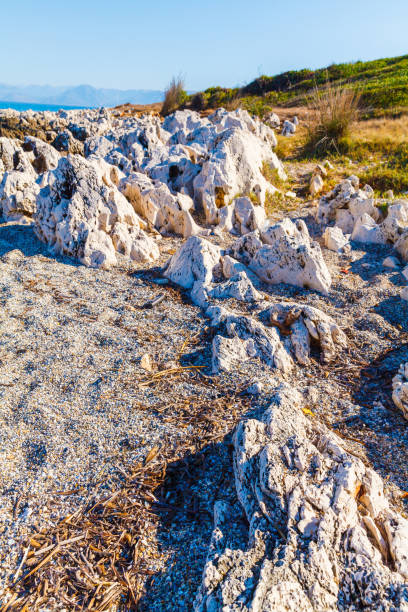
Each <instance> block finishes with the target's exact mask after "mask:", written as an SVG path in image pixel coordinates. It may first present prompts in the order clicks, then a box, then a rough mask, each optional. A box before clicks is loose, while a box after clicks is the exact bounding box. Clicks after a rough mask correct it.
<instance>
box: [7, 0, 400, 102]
mask: <svg viewBox="0 0 408 612" xmlns="http://www.w3.org/2000/svg"><path fill="white" fill-rule="evenodd" d="M1 22H2V28H1V34H0V57H1V58H2V59H1V62H0V82H2V83H8V84H13V85H14V84H15V85H28V84H40V85H43V84H50V85H79V84H83V83H88V84H90V85H94V86H96V87H113V88H118V89H134V88H137V89H162V88H163V87H164V86H165V85H166V84H167V83H168V81H169V79H170V78H171V76H172V75H174V74H176V75H177V74H179V73H182V74H183V75H184V76H185V80H186V85H187V88H188V89H190V90H198V89H203V88H205V87H208V86H210V85H225V86H234V85H241V84H244V83H247V82H249V81H251V80H252V79H253V78H255V77H256V76H259V75H260V74H270V75H272V74H277V73H279V72H282V71H284V70H289V69H298V68H306V67H307V68H317V67H322V66H326V65H328V64H330V63H333V62H341V61H354V60H358V59H361V60H366V59H375V58H378V57H384V56H394V55H403V54H408V0H388V1H387V2H384V0H353V1H351V0H290V2H285V0H233V1H232V0H201V1H199V0H150V1H149V0H144V1H139V0H116V1H115V0H109V1H108V0H65V1H64V0H12V1H11V0H2V2H1Z"/></svg>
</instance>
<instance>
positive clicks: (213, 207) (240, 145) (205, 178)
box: [194, 128, 286, 224]
mask: <svg viewBox="0 0 408 612" xmlns="http://www.w3.org/2000/svg"><path fill="white" fill-rule="evenodd" d="M263 162H265V163H267V164H269V165H270V166H271V168H274V169H275V170H276V171H277V173H278V175H279V176H280V177H281V178H286V174H285V172H284V170H283V166H282V164H281V162H280V161H279V159H278V158H277V156H276V155H275V153H273V152H272V150H271V147H270V145H269V144H267V143H266V142H263V141H262V140H261V139H260V138H258V137H257V136H256V135H255V134H253V133H251V132H248V131H244V130H241V129H237V128H231V129H228V130H224V131H223V132H222V133H221V134H220V135H219V139H218V141H217V143H216V146H215V147H214V149H213V150H212V151H211V154H210V156H209V159H208V161H205V162H204V163H203V166H202V170H201V172H200V173H199V174H198V175H197V176H196V178H195V179H194V198H195V202H196V204H197V205H198V206H199V207H201V208H202V209H203V210H204V213H205V216H206V220H207V222H208V223H211V224H214V223H216V222H217V218H218V209H219V208H222V207H223V206H225V205H227V204H228V203H229V201H228V200H231V199H233V198H234V196H236V195H237V194H238V193H241V194H243V195H249V194H253V195H254V196H255V197H256V198H257V200H258V201H259V203H260V204H261V205H262V206H263V205H264V203H265V197H266V193H267V192H270V193H274V192H275V191H276V188H275V187H274V186H273V185H272V184H271V183H269V182H268V181H267V180H266V179H265V177H264V176H263V174H262V172H261V167H262V163H263Z"/></svg>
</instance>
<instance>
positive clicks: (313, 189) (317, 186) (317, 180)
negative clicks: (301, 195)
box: [309, 174, 324, 197]
mask: <svg viewBox="0 0 408 612" xmlns="http://www.w3.org/2000/svg"><path fill="white" fill-rule="evenodd" d="M323 187H324V182H323V179H322V177H321V176H320V174H315V175H313V176H312V178H311V180H310V185H309V191H310V195H311V196H312V197H314V196H315V195H317V194H318V193H319V192H320V191H321V190H322V189H323Z"/></svg>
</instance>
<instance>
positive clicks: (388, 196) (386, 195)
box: [384, 189, 394, 200]
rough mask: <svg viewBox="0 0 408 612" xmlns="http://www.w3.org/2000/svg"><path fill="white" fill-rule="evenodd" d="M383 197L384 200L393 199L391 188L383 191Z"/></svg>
mask: <svg viewBox="0 0 408 612" xmlns="http://www.w3.org/2000/svg"><path fill="white" fill-rule="evenodd" d="M384 198H385V199H386V200H393V199H394V192H393V190H392V189H388V191H386V192H385V193H384Z"/></svg>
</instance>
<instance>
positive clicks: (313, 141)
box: [305, 83, 361, 154]
mask: <svg viewBox="0 0 408 612" xmlns="http://www.w3.org/2000/svg"><path fill="white" fill-rule="evenodd" d="M360 99H361V94H360V93H358V92H357V91H355V90H352V89H349V88H347V87H345V86H334V85H330V83H328V84H327V85H326V87H324V88H323V89H319V88H317V87H316V88H315V89H314V91H313V93H312V95H311V96H310V98H309V101H308V107H309V110H310V119H309V122H308V124H307V137H306V143H305V148H306V149H308V150H310V151H313V152H314V153H317V154H326V153H328V152H332V151H336V152H337V153H339V151H340V146H341V145H340V143H341V141H342V140H343V139H345V138H346V137H347V136H348V135H349V133H350V129H351V126H352V125H353V124H354V123H355V122H356V121H357V119H358V117H359V115H360V109H359V105H360Z"/></svg>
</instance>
